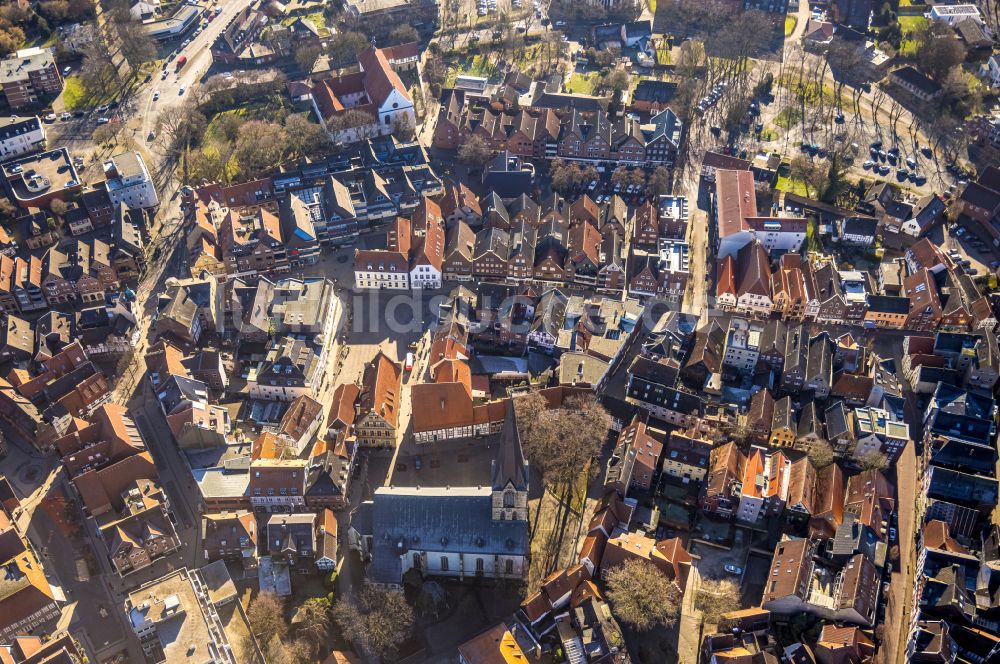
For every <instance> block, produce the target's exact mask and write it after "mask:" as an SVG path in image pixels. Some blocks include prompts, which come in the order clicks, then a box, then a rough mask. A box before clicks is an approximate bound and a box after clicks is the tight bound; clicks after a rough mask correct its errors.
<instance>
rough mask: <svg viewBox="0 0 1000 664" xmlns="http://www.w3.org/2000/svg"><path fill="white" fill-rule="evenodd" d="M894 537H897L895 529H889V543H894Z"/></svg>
mask: <svg viewBox="0 0 1000 664" xmlns="http://www.w3.org/2000/svg"><path fill="white" fill-rule="evenodd" d="M896 535H897V533H896V529H895V528H890V529H889V541H890V542H895V541H896Z"/></svg>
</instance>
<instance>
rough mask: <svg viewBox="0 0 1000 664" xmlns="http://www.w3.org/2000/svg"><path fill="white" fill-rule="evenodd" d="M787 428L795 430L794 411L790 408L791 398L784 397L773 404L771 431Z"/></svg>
mask: <svg viewBox="0 0 1000 664" xmlns="http://www.w3.org/2000/svg"><path fill="white" fill-rule="evenodd" d="M781 428H787V429H791V430H793V431H794V430H796V428H797V426H796V424H795V409H794V408H792V397H790V396H786V397H782V398H781V399H778V400H777V401H775V402H774V414H773V415H772V416H771V430H772V431H773V430H774V429H781Z"/></svg>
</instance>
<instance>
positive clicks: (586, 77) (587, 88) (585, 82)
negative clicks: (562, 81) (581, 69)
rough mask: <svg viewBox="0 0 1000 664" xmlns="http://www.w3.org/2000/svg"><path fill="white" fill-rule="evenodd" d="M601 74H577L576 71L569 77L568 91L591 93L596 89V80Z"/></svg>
mask: <svg viewBox="0 0 1000 664" xmlns="http://www.w3.org/2000/svg"><path fill="white" fill-rule="evenodd" d="M598 76H600V74H598V73H596V72H593V73H590V74H577V73H574V74H572V75H571V76H570V77H569V81H568V82H567V83H566V90H567V92H575V93H580V94H588V95H589V94H590V93H591V92H593V90H594V81H596V80H597V77H598Z"/></svg>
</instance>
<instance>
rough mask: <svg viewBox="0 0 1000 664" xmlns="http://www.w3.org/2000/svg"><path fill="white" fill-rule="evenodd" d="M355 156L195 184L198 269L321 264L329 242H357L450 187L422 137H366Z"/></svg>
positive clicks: (250, 271) (193, 249)
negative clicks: (375, 140) (406, 141)
mask: <svg viewBox="0 0 1000 664" xmlns="http://www.w3.org/2000/svg"><path fill="white" fill-rule="evenodd" d="M386 145H388V146H389V147H388V148H386ZM383 148H385V150H384V151H383ZM350 156H351V155H349V154H348V155H346V156H345V155H339V154H338V155H337V156H336V158H331V161H329V162H324V163H317V164H307V165H303V166H301V167H298V168H289V169H284V170H283V172H281V173H279V174H277V175H274V176H272V177H268V178H263V179H260V180H254V181H250V182H245V183H241V184H237V185H231V186H227V187H223V186H221V185H218V184H210V185H206V186H203V187H200V188H198V189H195V190H193V191H192V193H191V195H190V196H188V197H187V198H186V201H187V203H188V205H189V210H188V213H189V218H190V220H191V222H190V225H189V227H188V229H187V237H186V244H187V248H188V253H189V256H190V269H191V275H192V276H195V277H197V276H200V275H201V274H202V273H205V272H207V273H209V274H214V275H217V276H223V275H226V276H241V275H242V276H248V277H253V276H255V275H259V274H265V275H266V274H270V273H275V272H284V271H287V270H289V269H290V268H291V267H294V266H298V265H304V264H309V263H314V262H315V261H316V260H318V257H319V253H320V248H321V247H323V246H343V245H349V244H352V243H353V242H354V241H355V240H356V239H357V237H358V235H359V234H360V233H361V232H362V231H365V230H368V229H369V228H371V227H373V226H378V225H381V224H384V223H386V222H388V221H390V220H392V219H394V218H395V217H396V216H398V215H410V214H412V213H413V212H414V211H415V210H416V209H417V206H418V205H419V204H420V202H421V201H422V200H423V199H424V197H425V196H434V195H438V194H440V193H441V192H442V186H441V182H440V180H438V179H437V177H436V176H435V175H434V173H433V171H432V170H431V169H430V167H429V166H428V165H427V160H426V154H425V153H424V152H423V149H422V148H420V147H419V146H417V145H415V144H414V145H409V146H401V145H400V144H398V143H391V144H386V143H384V142H383V143H379V144H378V145H377V146H375V145H374V144H370V143H365V144H363V146H362V147H359V148H358V154H357V155H356V156H355V157H354V159H353V160H352V159H351V158H348V157H350ZM341 157H344V159H343V160H342V159H341Z"/></svg>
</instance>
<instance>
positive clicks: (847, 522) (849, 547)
mask: <svg viewBox="0 0 1000 664" xmlns="http://www.w3.org/2000/svg"><path fill="white" fill-rule="evenodd" d="M878 541H879V540H878V537H876V536H875V533H873V532H872V530H871V529H870V528H869V527H868V526H866V525H864V524H863V523H861V522H860V521H858V518H857V517H856V516H855V515H853V514H850V513H846V514H844V521H843V523H841V524H840V526H838V527H837V532H836V534H835V535H834V537H833V540H832V542H831V545H830V553H831V554H832V555H834V556H844V557H850V556H853V555H854V554H855V553H861V554H864V556H865V557H866V558H868V560H870V561H871V562H875V548H876V546H877V545H878Z"/></svg>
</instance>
